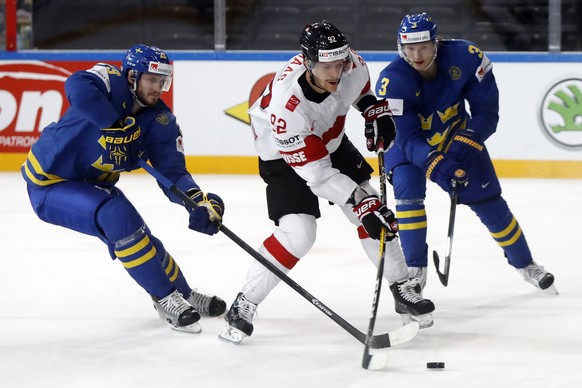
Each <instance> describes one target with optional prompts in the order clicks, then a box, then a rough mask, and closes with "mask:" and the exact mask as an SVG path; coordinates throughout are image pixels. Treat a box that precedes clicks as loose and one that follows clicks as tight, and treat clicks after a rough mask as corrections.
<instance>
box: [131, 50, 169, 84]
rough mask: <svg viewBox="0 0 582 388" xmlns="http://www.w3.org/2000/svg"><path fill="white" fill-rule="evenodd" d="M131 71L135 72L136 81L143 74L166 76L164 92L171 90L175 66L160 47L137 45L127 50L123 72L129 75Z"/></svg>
mask: <svg viewBox="0 0 582 388" xmlns="http://www.w3.org/2000/svg"><path fill="white" fill-rule="evenodd" d="M130 70H133V79H134V81H137V80H139V77H141V75H142V74H143V73H151V74H158V75H162V76H165V77H167V78H166V82H164V88H163V90H164V91H165V92H167V91H168V90H170V86H171V84H172V71H173V66H172V65H171V64H170V60H169V59H168V56H167V55H166V53H165V52H164V51H162V50H161V49H159V48H158V47H156V46H147V45H145V44H136V45H135V46H133V47H131V48H130V49H129V50H127V52H126V53H125V58H124V59H123V62H122V63H121V72H122V73H123V74H124V75H127V73H128V72H129V71H130Z"/></svg>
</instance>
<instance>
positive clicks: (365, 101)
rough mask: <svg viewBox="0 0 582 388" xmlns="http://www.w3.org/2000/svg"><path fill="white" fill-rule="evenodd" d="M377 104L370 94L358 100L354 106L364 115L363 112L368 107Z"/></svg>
mask: <svg viewBox="0 0 582 388" xmlns="http://www.w3.org/2000/svg"><path fill="white" fill-rule="evenodd" d="M377 102H378V100H377V99H376V97H374V96H372V95H371V94H369V95H367V96H364V97H362V98H361V99H360V101H358V103H357V104H356V106H357V107H358V110H359V111H360V112H362V113H364V111H365V110H366V109H368V108H369V107H371V106H372V105H374V104H376V103H377Z"/></svg>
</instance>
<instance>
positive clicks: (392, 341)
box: [370, 321, 420, 349]
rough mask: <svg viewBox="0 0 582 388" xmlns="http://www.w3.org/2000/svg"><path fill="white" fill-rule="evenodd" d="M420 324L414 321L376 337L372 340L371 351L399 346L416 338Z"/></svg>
mask: <svg viewBox="0 0 582 388" xmlns="http://www.w3.org/2000/svg"><path fill="white" fill-rule="evenodd" d="M419 328H420V327H419V326H418V322H416V321H412V322H410V323H408V324H406V325H404V326H402V327H400V328H398V329H396V330H393V331H391V332H389V333H386V334H380V335H375V336H373V337H372V338H371V339H370V348H371V349H384V348H389V347H391V346H398V345H402V344H403V343H406V342H408V341H410V340H411V339H413V338H414V337H416V335H417V334H418V330H419Z"/></svg>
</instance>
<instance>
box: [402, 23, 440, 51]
mask: <svg viewBox="0 0 582 388" xmlns="http://www.w3.org/2000/svg"><path fill="white" fill-rule="evenodd" d="M437 34H438V30H437V25H436V24H435V23H434V22H433V21H432V17H431V16H430V15H429V14H427V13H426V12H423V13H419V14H413V15H406V16H404V18H403V19H402V22H401V23H400V28H399V29H398V52H399V54H400V56H401V57H403V58H404V59H407V58H406V55H404V51H403V50H402V45H404V44H411V43H422V42H429V41H431V42H433V43H434V44H435V53H434V56H435V58H436V51H437V47H438V38H437Z"/></svg>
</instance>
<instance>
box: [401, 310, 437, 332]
mask: <svg viewBox="0 0 582 388" xmlns="http://www.w3.org/2000/svg"><path fill="white" fill-rule="evenodd" d="M400 317H401V318H402V325H403V326H406V325H408V324H409V323H411V322H416V323H418V327H419V328H420V329H427V328H429V327H431V326H432V325H433V324H434V321H433V319H432V314H430V313H428V314H422V315H410V314H400Z"/></svg>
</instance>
